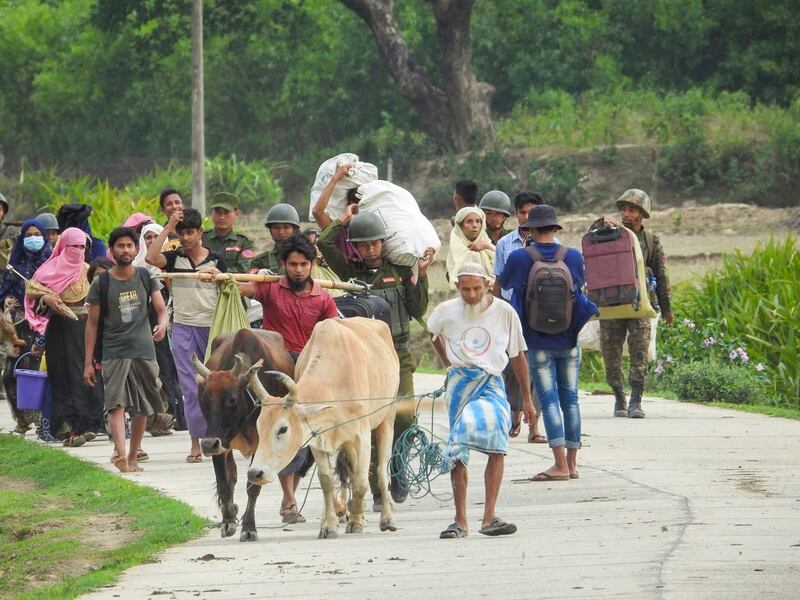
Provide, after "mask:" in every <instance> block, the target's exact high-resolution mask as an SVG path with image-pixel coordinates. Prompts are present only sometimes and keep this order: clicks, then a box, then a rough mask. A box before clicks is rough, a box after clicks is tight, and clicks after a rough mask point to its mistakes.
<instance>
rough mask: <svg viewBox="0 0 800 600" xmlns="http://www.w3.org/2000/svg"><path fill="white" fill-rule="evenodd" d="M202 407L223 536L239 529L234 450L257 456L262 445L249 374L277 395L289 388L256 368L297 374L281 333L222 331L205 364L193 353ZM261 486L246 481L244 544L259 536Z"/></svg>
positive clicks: (203, 444)
mask: <svg viewBox="0 0 800 600" xmlns="http://www.w3.org/2000/svg"><path fill="white" fill-rule="evenodd" d="M194 367H195V370H197V373H198V376H197V383H198V396H199V398H200V409H201V410H202V412H203V416H204V417H205V419H206V422H207V423H208V430H207V432H206V437H204V438H203V439H202V440H201V441H200V446H201V448H202V449H203V454H205V455H206V456H211V457H213V458H212V461H213V463H214V474H215V475H216V479H217V500H218V502H219V507H220V510H221V511H222V525H221V527H220V531H221V533H222V537H228V536H231V535H233V534H234V533H236V515H237V513H238V512H239V507H238V506H237V505H236V503H235V502H234V501H233V491H234V488H235V487H236V478H237V477H236V476H237V473H236V461H235V460H234V458H233V453H232V452H231V450H238V451H239V452H241V453H242V454H243V455H244V456H246V457H248V458H249V457H251V456H253V453H254V452H255V450H256V447H257V446H258V432H257V430H256V421H257V419H258V413H259V411H260V407H259V406H258V405H257V404H256V403H255V402H254V397H253V396H252V394H251V393H250V392H249V390H248V389H247V386H248V383H249V382H250V380H251V378H256V379H257V377H265V379H264V383H265V385H266V386H267V389H268V390H269V391H270V392H271V393H273V394H285V393H286V387H285V386H284V385H283V384H282V383H280V382H279V381H278V380H276V379H275V378H274V377H270V378H266V376H264V375H259V374H258V372H259V370H261V369H262V368H263V367H266V368H267V369H272V370H276V371H280V372H283V373H286V374H287V375H289V374H291V373H293V372H294V360H292V357H291V355H289V353H288V352H287V351H286V349H285V348H284V345H283V338H282V337H281V335H280V334H278V333H275V332H272V331H263V330H260V329H242V330H240V331H237V332H236V333H231V334H226V335H221V336H219V337H217V338H216V339H215V340H214V342H213V344H212V345H211V358H209V360H208V365H207V366H204V365H203V363H202V362H200V360H198V359H197V357H195V359H194ZM260 491H261V487H260V486H257V485H252V484H249V483H248V484H247V509H246V510H245V513H244V517H243V518H242V534H241V536H240V537H239V540H240V541H242V542H249V541H255V540H256V539H258V536H257V534H256V523H255V515H254V510H255V505H256V500H257V498H258V494H259V492H260Z"/></svg>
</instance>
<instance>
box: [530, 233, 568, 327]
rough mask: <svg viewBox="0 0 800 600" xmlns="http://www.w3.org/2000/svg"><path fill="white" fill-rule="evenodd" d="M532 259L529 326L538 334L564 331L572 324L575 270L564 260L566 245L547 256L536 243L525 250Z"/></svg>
mask: <svg viewBox="0 0 800 600" xmlns="http://www.w3.org/2000/svg"><path fill="white" fill-rule="evenodd" d="M525 250H526V251H527V252H528V254H529V255H530V257H531V258H532V259H533V266H532V267H531V270H530V272H529V273H528V288H527V291H526V292H525V316H526V318H527V321H528V327H530V328H531V329H533V330H534V331H538V332H539V333H548V334H557V333H564V332H565V331H566V330H567V329H569V326H570V325H571V324H572V311H573V308H574V304H575V302H574V298H573V294H572V286H573V282H572V273H571V272H570V270H569V267H568V266H567V263H565V262H564V258H565V257H566V255H567V247H566V246H561V247H559V249H558V251H557V252H556V254H555V256H554V257H553V258H552V259H546V258H544V256H542V253H541V252H539V251H538V250H537V249H536V248H534V247H533V246H528V247H527V248H526V249H525Z"/></svg>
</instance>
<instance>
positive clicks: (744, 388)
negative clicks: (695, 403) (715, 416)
mask: <svg viewBox="0 0 800 600" xmlns="http://www.w3.org/2000/svg"><path fill="white" fill-rule="evenodd" d="M667 387H668V388H669V389H671V390H672V391H673V392H675V394H677V396H678V397H679V398H681V399H683V400H699V401H701V402H730V403H732V404H755V403H758V402H761V401H763V400H764V386H763V384H762V383H761V382H760V381H758V380H757V379H756V378H754V377H753V376H752V374H751V373H748V372H747V371H746V370H744V369H741V368H739V367H736V366H733V365H730V364H721V363H719V362H717V361H713V360H709V361H700V362H689V363H684V364H681V365H678V366H676V367H675V370H674V371H673V373H672V374H671V375H670V376H669V378H668V381H667Z"/></svg>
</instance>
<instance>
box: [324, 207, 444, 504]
mask: <svg viewBox="0 0 800 600" xmlns="http://www.w3.org/2000/svg"><path fill="white" fill-rule="evenodd" d="M357 210H358V205H356V204H351V205H349V206H348V207H347V210H346V211H345V214H344V215H343V216H342V219H341V220H339V219H337V220H335V221H333V222H331V224H330V225H328V227H326V228H325V230H324V231H323V232H322V233H321V234H320V238H319V241H318V242H317V246H318V247H319V249H320V252H322V255H323V256H324V257H325V260H326V261H327V262H328V266H330V268H331V269H333V271H334V272H335V273H336V275H338V276H339V278H340V279H341V280H342V281H347V280H349V279H352V278H355V279H358V280H361V281H364V282H366V283H369V284H371V286H372V287H371V293H372V294H375V295H379V296H382V297H383V298H384V299H385V300H386V301H387V302H388V303H389V306H390V307H391V328H392V339H393V340H394V347H395V350H397V355H398V357H399V358H400V388H399V389H398V391H397V393H398V395H399V396H405V395H409V396H411V395H413V394H414V370H415V369H416V368H417V363H416V360H415V359H414V356H413V355H412V354H411V350H410V349H409V339H410V337H411V318H412V317H416V318H422V316H423V315H424V314H425V311H426V310H427V308H428V267H430V265H431V263H432V262H433V255H434V250H433V248H428V249H427V250H426V251H425V253H424V255H423V256H422V257H421V258H420V259H419V262H418V265H419V270H418V274H417V275H416V276H415V275H414V274H413V273H412V271H411V267H405V266H400V265H395V264H393V263H391V262H389V261H388V260H386V259H385V258H384V257H383V242H384V239H385V238H386V227H385V226H384V224H383V221H382V220H381V218H380V217H378V216H377V215H375V214H373V213H367V212H364V213H358V214H355V213H356V211H357ZM348 225H349V230H348V231H349V233H348V241H349V242H350V243H351V244H353V246H354V247H355V249H356V251H357V252H358V257H359V258H360V260H359V261H349V260H347V259H346V258H345V257H344V255H343V254H342V252H341V250H340V249H339V247H338V245H337V238H338V237H339V234H340V232H341V231H342V228H343V227H346V226H348ZM413 420H414V419H413V415H412V414H411V412H410V411H409V412H405V411H404V412H402V413H401V412H400V411H398V414H397V418H396V419H395V422H394V440H395V442H396V441H397V438H398V437H399V436H400V435H402V434H403V432H404V431H405V430H406V429H408V427H410V426H411V424H412V422H413ZM373 463H374V461H373ZM400 471H401V470H400V469H399V468H397V466H396V465H393V467H392V473H399V472H400ZM370 487H371V489H372V494H373V501H374V506H373V508H376V507H378V506H380V505H381V499H380V494H379V490H378V484H377V480H376V478H375V477H374V476H372V474H371V475H370ZM391 492H392V498H393V499H394V501H395V502H398V503H401V502H404V501H405V499H406V497H407V496H408V486H407V484H406V482H405V480H403V479H402V477H398V476H394V477H392V482H391Z"/></svg>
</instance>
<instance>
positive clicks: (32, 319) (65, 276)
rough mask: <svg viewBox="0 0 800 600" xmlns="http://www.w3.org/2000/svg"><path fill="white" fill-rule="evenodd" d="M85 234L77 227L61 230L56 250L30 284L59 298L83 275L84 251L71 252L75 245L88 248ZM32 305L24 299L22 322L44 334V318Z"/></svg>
mask: <svg viewBox="0 0 800 600" xmlns="http://www.w3.org/2000/svg"><path fill="white" fill-rule="evenodd" d="M88 243H89V240H88V237H87V236H86V234H85V233H84V232H83V231H81V230H80V229H78V228H77V227H69V228H68V229H65V230H64V231H63V233H62V234H61V236H60V237H59V238H58V241H57V242H56V247H55V248H54V249H53V253H52V254H51V255H50V258H48V259H47V260H46V261H45V262H44V263H42V266H41V267H39V268H38V269H37V270H36V272H35V273H34V274H33V277H32V278H31V279H33V280H34V281H37V282H38V283H41V284H42V285H43V286H45V287H47V288H49V289H51V290H52V291H53V292H55V293H56V294H60V293H61V292H63V291H64V290H65V289H67V288H68V287H69V286H71V285H72V284H73V283H75V282H76V281H78V280H79V279H80V278H81V276H82V275H83V263H84V250H83V248H72V247H70V246H74V245H75V244H88ZM35 306H36V302H35V301H34V300H33V299H32V298H28V297H26V298H25V319H26V320H27V321H28V324H29V325H30V326H31V329H33V330H34V331H36V332H37V333H39V334H42V333H44V330H45V328H46V327H47V321H48V319H47V317H43V316H41V315H37V314H36V313H35V312H34V308H35Z"/></svg>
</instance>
